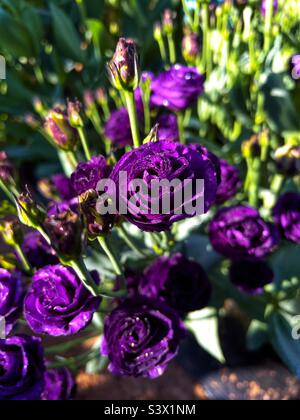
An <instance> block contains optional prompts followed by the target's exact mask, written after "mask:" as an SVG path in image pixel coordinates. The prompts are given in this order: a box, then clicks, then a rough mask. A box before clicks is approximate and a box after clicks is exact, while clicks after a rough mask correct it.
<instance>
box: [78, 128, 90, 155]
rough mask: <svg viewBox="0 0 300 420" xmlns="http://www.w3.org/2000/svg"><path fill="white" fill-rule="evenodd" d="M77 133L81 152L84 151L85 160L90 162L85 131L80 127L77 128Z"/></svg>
mask: <svg viewBox="0 0 300 420" xmlns="http://www.w3.org/2000/svg"><path fill="white" fill-rule="evenodd" d="M77 131H78V134H79V137H80V140H81V144H82V147H83V150H84V154H85V157H86V159H87V160H91V158H92V155H91V152H90V149H89V144H88V141H87V137H86V134H85V131H84V129H83V128H82V127H78V128H77Z"/></svg>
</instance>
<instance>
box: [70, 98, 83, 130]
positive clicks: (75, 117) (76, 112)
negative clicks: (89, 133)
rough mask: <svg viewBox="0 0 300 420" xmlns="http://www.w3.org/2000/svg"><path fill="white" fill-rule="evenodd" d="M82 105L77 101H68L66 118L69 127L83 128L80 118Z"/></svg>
mask: <svg viewBox="0 0 300 420" xmlns="http://www.w3.org/2000/svg"><path fill="white" fill-rule="evenodd" d="M81 110H82V105H81V103H80V102H79V101H68V117H69V122H70V125H71V126H72V127H73V128H82V127H84V123H83V120H82V118H81Z"/></svg>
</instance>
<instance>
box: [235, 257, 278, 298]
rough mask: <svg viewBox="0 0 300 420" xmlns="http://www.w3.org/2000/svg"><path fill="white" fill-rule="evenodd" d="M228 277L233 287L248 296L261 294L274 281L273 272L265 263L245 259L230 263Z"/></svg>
mask: <svg viewBox="0 0 300 420" xmlns="http://www.w3.org/2000/svg"><path fill="white" fill-rule="evenodd" d="M229 276H230V280H231V282H232V284H233V285H234V286H236V287H237V288H238V289H239V290H240V291H241V292H243V293H246V294H250V295H259V294H261V293H263V291H264V288H265V286H266V285H268V284H270V283H272V282H273V280H274V273H273V270H272V269H271V268H270V267H269V265H268V264H267V263H266V262H265V261H263V260H256V259H245V258H243V259H238V260H235V261H233V262H232V264H231V267H230V271H229Z"/></svg>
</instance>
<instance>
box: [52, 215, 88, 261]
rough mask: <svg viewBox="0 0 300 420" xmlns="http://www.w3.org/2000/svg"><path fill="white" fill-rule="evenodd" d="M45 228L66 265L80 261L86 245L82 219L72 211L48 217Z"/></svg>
mask: <svg viewBox="0 0 300 420" xmlns="http://www.w3.org/2000/svg"><path fill="white" fill-rule="evenodd" d="M44 227H45V230H46V232H47V234H48V235H49V238H50V241H51V245H52V247H53V248H54V250H55V251H56V253H57V255H58V256H59V258H60V259H61V261H63V262H64V263H68V262H70V261H72V260H76V259H78V258H79V257H80V256H81V255H82V253H83V251H84V245H85V235H84V229H83V224H82V219H81V217H80V216H79V215H78V214H77V213H74V212H73V211H72V210H67V211H65V212H61V213H59V212H57V213H56V214H52V215H48V216H47V217H46V220H45V222H44Z"/></svg>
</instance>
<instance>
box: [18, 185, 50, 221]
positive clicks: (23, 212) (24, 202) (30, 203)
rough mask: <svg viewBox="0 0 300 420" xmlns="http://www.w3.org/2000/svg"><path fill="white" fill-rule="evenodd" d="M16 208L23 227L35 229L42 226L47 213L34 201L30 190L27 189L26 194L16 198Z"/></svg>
mask: <svg viewBox="0 0 300 420" xmlns="http://www.w3.org/2000/svg"><path fill="white" fill-rule="evenodd" d="M16 206H17V210H18V216H19V220H20V222H21V223H23V225H25V226H28V227H32V228H35V229H36V228H38V227H40V226H41V225H42V223H43V221H44V218H45V212H44V210H43V209H42V208H41V207H40V206H39V205H38V204H37V203H36V202H35V201H34V200H33V198H32V195H31V193H30V191H29V190H28V188H26V192H25V193H23V194H21V195H20V196H19V197H17V198H16Z"/></svg>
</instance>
